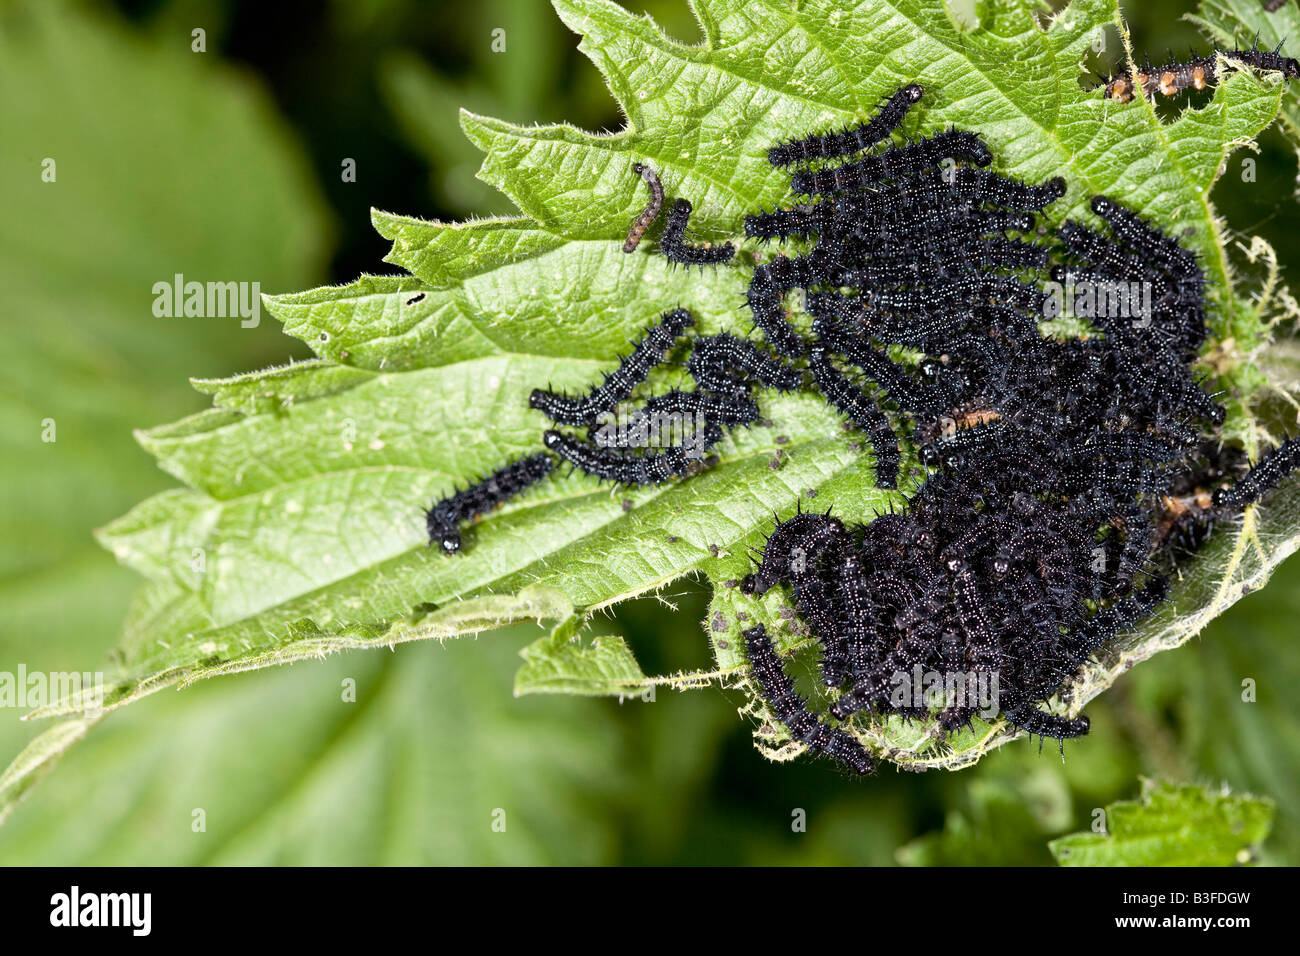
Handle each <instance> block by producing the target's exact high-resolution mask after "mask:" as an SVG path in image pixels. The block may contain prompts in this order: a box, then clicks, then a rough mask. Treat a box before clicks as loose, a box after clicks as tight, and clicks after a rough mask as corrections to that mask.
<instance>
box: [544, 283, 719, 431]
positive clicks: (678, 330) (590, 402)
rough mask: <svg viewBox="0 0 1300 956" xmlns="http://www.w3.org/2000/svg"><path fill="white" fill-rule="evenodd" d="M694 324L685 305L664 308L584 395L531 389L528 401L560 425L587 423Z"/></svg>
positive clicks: (644, 374)
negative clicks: (657, 318)
mask: <svg viewBox="0 0 1300 956" xmlns="http://www.w3.org/2000/svg"><path fill="white" fill-rule="evenodd" d="M692 324H694V320H693V319H692V318H691V314H690V313H689V312H687V311H686V310H685V309H674V310H673V311H671V312H665V313H664V314H663V316H662V317H661V318H660V320H659V322H658V324H656V325H652V326H650V327H649V328H648V329H646V334H645V337H644V338H642V339H641V341H639V342H637V344H636V346H635V347H634V348H633V349H632V351H631V352H630V353H629V354H628V355H627V356H625V357H624V358H623V359H622V361H620V362H619V364H618V368H616V369H615V370H614V371H613V372H610V373H608V374H606V375H605V378H604V381H602V382H601V384H600V385H597V386H596V387H595V388H593V389H592V390H591V391H589V392H588V393H587V394H586V395H580V396H578V397H576V398H573V397H570V396H568V395H558V394H556V393H555V392H551V391H547V390H545V389H541V388H538V389H534V390H533V393H532V395H530V396H529V398H528V404H529V405H530V406H531V407H533V408H536V409H537V410H539V411H540V412H541V413H542V414H544V415H545V416H546V417H547V418H549V419H551V421H553V422H555V423H557V424H560V425H591V424H594V423H595V421H596V418H597V417H598V416H599V415H600V413H601V412H606V411H609V410H610V409H612V408H614V407H615V406H616V405H618V403H619V402H622V401H624V400H626V399H627V398H628V397H629V396H631V394H632V391H633V389H635V388H636V387H637V386H638V385H640V384H641V383H642V382H644V381H645V380H646V377H647V376H648V375H649V374H650V371H651V370H652V369H653V368H654V367H655V366H656V365H658V364H659V363H660V362H662V361H663V357H664V353H665V352H667V351H668V350H669V349H670V348H672V345H673V342H675V341H676V340H677V338H678V337H679V336H680V335H681V334H682V333H683V332H684V331H686V328H687V327H688V326H690V325H692Z"/></svg>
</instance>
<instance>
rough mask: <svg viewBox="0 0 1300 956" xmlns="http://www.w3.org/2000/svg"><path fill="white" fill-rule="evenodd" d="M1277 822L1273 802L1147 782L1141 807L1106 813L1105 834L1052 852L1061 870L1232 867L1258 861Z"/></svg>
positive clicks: (1073, 837)
mask: <svg viewBox="0 0 1300 956" xmlns="http://www.w3.org/2000/svg"><path fill="white" fill-rule="evenodd" d="M1272 822H1273V801H1271V800H1267V799H1261V798H1258V797H1251V796H1245V795H1238V794H1230V793H1228V791H1227V789H1226V788H1225V789H1223V790H1221V791H1211V790H1208V789H1206V788H1204V787H1199V786H1190V785H1188V786H1174V785H1172V784H1168V783H1158V782H1156V781H1153V780H1143V781H1142V795H1141V796H1140V797H1139V798H1138V800H1137V801H1136V802H1121V803H1114V804H1111V805H1110V806H1108V807H1107V808H1106V825H1105V826H1106V830H1105V832H1104V833H1072V834H1070V835H1069V836H1066V837H1062V838H1061V839H1059V840H1053V841H1052V842H1051V849H1052V854H1053V855H1054V856H1055V857H1056V859H1057V862H1059V863H1060V864H1061V865H1062V866H1232V865H1234V864H1236V865H1240V864H1243V863H1249V862H1251V861H1252V860H1254V859H1256V858H1257V855H1258V846H1259V844H1260V843H1262V842H1263V841H1264V838H1265V837H1266V836H1268V831H1269V827H1270V826H1271V825H1272Z"/></svg>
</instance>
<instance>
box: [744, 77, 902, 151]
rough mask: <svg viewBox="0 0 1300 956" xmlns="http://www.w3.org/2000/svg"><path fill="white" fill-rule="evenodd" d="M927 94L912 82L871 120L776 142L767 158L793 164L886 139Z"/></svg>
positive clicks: (867, 146)
mask: <svg viewBox="0 0 1300 956" xmlns="http://www.w3.org/2000/svg"><path fill="white" fill-rule="evenodd" d="M924 95H925V90H924V89H922V87H921V85H920V84H919V83H910V84H908V85H907V86H904V87H902V88H900V89H898V90H897V91H895V92H894V94H893V95H892V96H890V97H889V98H888V99H887V100H885V102H884V105H882V106H881V107H880V109H879V111H878V112H877V113H876V115H875V116H873V117H872V118H871V119H870V120H868V121H867V122H865V123H862V124H860V125H858V126H854V127H847V126H846V127H845V128H844V129H842V130H840V131H839V132H837V133H822V134H820V135H814V136H806V137H804V138H803V139H796V140H793V141H792V142H789V143H782V144H781V145H779V146H773V147H772V148H771V149H769V150H768V151H767V159H768V162H770V163H771V164H772V165H773V166H789V165H791V164H792V163H806V162H808V161H810V160H814V159H830V158H832V157H836V156H847V155H849V154H850V153H857V152H861V151H862V150H864V149H869V148H870V147H872V146H874V145H876V144H877V143H880V142H883V141H884V140H886V139H888V138H889V134H890V133H892V132H893V131H894V130H895V129H897V128H898V124H899V123H901V122H902V121H903V117H904V116H905V115H907V111H908V110H909V109H911V108H912V104H914V103H918V102H920V100H921V97H922V96H924Z"/></svg>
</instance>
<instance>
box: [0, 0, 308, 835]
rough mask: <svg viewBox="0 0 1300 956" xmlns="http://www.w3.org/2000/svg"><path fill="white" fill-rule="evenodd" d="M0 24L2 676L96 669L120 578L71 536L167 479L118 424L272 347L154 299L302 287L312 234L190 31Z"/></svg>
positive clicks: (189, 398) (22, 769)
mask: <svg viewBox="0 0 1300 956" xmlns="http://www.w3.org/2000/svg"><path fill="white" fill-rule="evenodd" d="M0 13H2V16H0V127H3V129H4V130H5V133H4V138H5V148H4V149H3V150H0V180H2V181H3V182H4V183H5V184H6V186H5V192H4V197H5V214H4V216H3V217H0V246H3V248H4V249H5V253H4V255H3V256H0V303H2V307H0V309H2V311H3V314H4V316H5V320H4V333H5V347H4V348H3V349H0V459H3V461H4V467H3V468H2V469H0V494H2V495H3V498H4V502H5V507H4V508H3V509H2V510H0V541H3V542H4V544H5V546H4V547H3V548H0V603H2V604H3V606H4V614H3V626H2V627H0V653H2V654H3V661H4V663H3V664H0V669H3V670H4V671H6V672H10V673H12V672H13V671H14V670H15V669H16V663H17V662H24V663H25V664H26V666H27V668H28V670H29V671H38V670H39V671H46V672H48V671H69V670H72V671H83V670H91V671H97V670H103V669H104V665H103V663H102V661H103V658H104V654H105V652H106V651H107V650H108V649H109V648H111V647H112V645H113V644H114V643H115V642H116V641H117V639H118V638H119V636H120V622H121V620H122V617H123V616H124V615H125V613H126V611H127V608H128V598H129V595H130V593H131V590H132V589H133V588H134V586H135V584H136V579H135V575H133V574H132V573H130V571H128V570H126V569H124V568H121V567H119V566H118V565H116V564H115V563H114V562H113V560H112V558H111V557H110V556H109V555H107V554H105V553H104V552H103V550H102V549H101V548H99V547H98V546H97V545H96V543H95V541H94V538H93V537H92V535H91V532H90V529H91V528H93V527H95V526H96V525H98V524H101V523H103V522H105V521H108V520H109V519H111V518H113V517H114V516H115V515H119V514H121V512H122V510H123V509H125V508H127V507H129V506H130V505H131V504H132V502H133V501H135V500H137V499H138V497H139V495H140V494H141V493H142V492H153V491H161V490H162V489H164V488H166V487H167V486H168V484H169V483H170V482H169V481H168V480H167V478H166V476H164V475H161V474H159V472H158V470H157V468H156V467H155V466H154V464H153V462H152V461H150V460H149V458H148V456H147V455H143V454H141V453H140V451H139V449H138V448H137V447H136V446H135V445H134V443H133V442H132V441H131V430H132V428H135V427H137V426H139V425H140V424H142V423H147V422H150V421H156V420H157V419H158V416H159V415H160V414H164V412H163V411H161V410H163V409H166V410H167V412H166V413H167V414H174V413H175V411H176V410H187V409H196V408H198V407H199V405H200V404H201V401H200V399H199V396H197V395H195V394H194V393H193V391H192V390H191V389H190V388H189V387H188V385H187V376H189V375H193V374H196V373H200V374H226V373H229V372H230V371H231V370H232V369H236V368H242V367H246V366H247V365H248V364H250V363H256V362H265V361H268V360H269V359H270V357H271V356H277V357H281V358H282V357H283V355H284V352H285V346H286V344H289V343H287V342H286V340H285V339H284V338H283V337H282V336H280V335H279V332H278V329H277V328H276V327H275V323H273V322H271V321H269V320H268V319H267V317H266V316H265V315H263V321H262V322H261V324H260V325H259V327H257V328H247V329H246V328H241V327H240V326H239V324H238V322H239V320H238V319H159V318H155V317H154V316H153V315H152V314H151V312H150V306H151V303H152V301H153V294H152V291H151V290H152V287H153V284H154V283H155V282H158V281H171V279H172V276H173V275H174V274H175V273H176V272H181V273H184V274H186V275H187V276H188V277H189V278H192V279H198V280H208V279H220V280H252V279H260V280H261V281H263V282H265V283H266V284H267V285H268V286H270V287H276V286H281V285H284V284H298V283H304V282H311V281H317V280H318V279H319V276H320V275H321V263H322V259H323V258H324V251H325V247H326V245H327V244H328V242H329V234H330V224H329V222H328V220H327V218H326V216H325V214H324V212H323V210H322V206H321V201H320V196H319V194H318V192H317V191H316V190H315V189H314V188H313V187H312V185H311V183H310V178H309V177H308V176H305V175H304V172H305V164H304V163H303V162H302V158H301V155H300V153H299V152H298V150H297V148H296V146H295V145H294V144H293V142H292V141H291V140H290V139H289V138H288V137H287V136H286V134H285V132H284V129H283V127H282V126H281V125H280V122H279V121H278V120H277V119H276V118H275V116H274V114H273V112H272V110H271V108H270V105H269V103H268V100H267V98H266V97H265V96H264V95H262V94H261V93H259V92H258V91H257V90H255V89H254V88H252V87H250V86H249V85H248V84H247V82H246V81H245V80H243V79H242V78H241V77H239V76H238V75H236V74H235V73H234V72H232V71H230V70H228V69H225V68H221V67H218V66H216V65H214V64H213V63H212V62H211V61H209V60H207V59H205V58H202V57H198V56H195V55H194V54H192V53H190V52H189V43H188V28H187V29H186V31H185V32H184V33H183V34H178V36H183V37H184V38H185V40H184V42H183V43H182V42H179V41H175V40H173V42H170V43H166V42H163V41H150V40H144V39H141V38H140V37H139V36H135V35H131V34H128V33H127V32H126V31H125V30H124V29H123V28H122V27H121V26H120V25H118V24H116V23H115V22H113V21H112V20H109V19H106V18H104V17H103V16H102V15H100V14H90V13H87V12H85V11H84V10H82V9H81V8H80V7H77V6H75V5H73V4H69V3H63V2H41V3H10V4H6V5H5V6H4V9H3V11H0ZM47 158H48V159H51V160H53V161H54V167H53V173H54V177H55V178H54V181H53V182H47V181H43V179H42V171H43V166H42V163H43V161H44V160H45V159H47ZM231 182H235V183H238V184H239V185H238V189H237V190H236V193H237V195H238V197H239V200H240V201H238V202H232V201H231V193H230V192H229V191H228V190H226V189H225V188H223V187H222V186H221V184H225V183H231ZM47 421H48V422H49V423H50V425H51V426H52V428H53V431H52V432H47V425H46V422H47ZM47 437H49V438H53V439H54V440H53V441H46V440H44V439H45V438H47ZM20 714H21V711H15V710H6V711H4V716H5V717H6V718H7V719H5V720H4V721H3V722H0V750H3V751H5V752H6V754H7V755H13V754H17V753H19V751H20V750H22V749H23V747H24V745H25V744H27V743H28V742H29V740H30V738H32V736H33V735H34V733H36V732H39V731H43V730H45V729H46V728H45V727H44V726H42V725H41V724H34V725H33V724H30V723H29V724H22V723H19V722H18V720H17V717H18V716H19V715H20ZM82 730H84V724H83V723H82V722H81V721H72V722H69V723H67V724H60V725H56V726H55V727H54V728H52V729H51V730H50V731H49V736H47V737H45V738H44V742H43V744H42V745H37V746H36V747H35V748H34V749H33V750H31V751H28V752H27V754H26V755H25V758H24V757H20V758H18V760H17V761H15V763H14V765H13V766H11V767H10V769H9V770H8V771H6V772H5V774H4V775H3V776H0V818H2V817H3V816H5V815H6V813H7V810H8V809H9V808H11V806H12V798H13V797H15V796H16V795H18V794H21V793H22V792H24V791H25V790H26V789H27V787H28V786H30V784H31V783H32V781H33V780H34V779H35V775H36V774H37V773H39V772H40V771H41V770H42V769H43V768H45V767H47V766H48V765H49V763H48V761H49V759H52V758H53V757H56V756H57V754H58V753H59V752H60V751H61V750H62V749H63V748H64V747H65V746H67V745H68V744H70V743H71V742H72V741H73V740H75V739H78V738H79V737H80V732H81V731H82ZM52 744H53V745H56V746H53V748H52V749H51V745H52ZM38 753H39V754H40V756H41V758H42V759H39V760H35V761H34V762H33V758H35V757H36V756H37V754H38Z"/></svg>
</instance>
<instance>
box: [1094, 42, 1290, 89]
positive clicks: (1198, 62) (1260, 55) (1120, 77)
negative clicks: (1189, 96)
mask: <svg viewBox="0 0 1300 956" xmlns="http://www.w3.org/2000/svg"><path fill="white" fill-rule="evenodd" d="M1281 52H1282V44H1281V43H1279V44H1278V45H1277V46H1276V47H1275V48H1274V49H1272V50H1261V49H1259V37H1256V38H1255V43H1253V44H1252V45H1251V47H1250V49H1249V50H1240V49H1232V50H1225V49H1222V48H1218V47H1216V48H1215V49H1214V50H1213V51H1212V52H1211V53H1210V54H1209V55H1208V56H1193V57H1191V58H1189V59H1187V60H1184V61H1181V62H1179V61H1177V60H1173V59H1171V60H1170V61H1169V62H1168V63H1165V64H1163V65H1162V66H1152V65H1151V62H1150V61H1149V60H1148V61H1147V62H1146V64H1145V65H1144V66H1143V67H1142V69H1140V70H1136V71H1132V70H1123V71H1121V72H1119V73H1116V74H1115V75H1114V76H1112V77H1110V78H1109V79H1108V80H1106V82H1105V84H1104V87H1105V90H1106V93H1105V95H1106V96H1107V97H1108V98H1110V99H1112V100H1116V101H1117V102H1120V103H1127V102H1128V101H1129V100H1131V99H1132V98H1133V96H1134V94H1135V93H1136V92H1137V91H1138V90H1139V89H1140V90H1141V91H1142V94H1143V95H1144V96H1146V97H1147V98H1148V99H1153V98H1154V97H1155V95H1156V94H1157V93H1159V94H1160V95H1161V96H1170V97H1172V96H1177V95H1178V94H1179V93H1181V92H1183V91H1184V90H1203V89H1206V88H1207V87H1210V86H1213V85H1214V84H1215V83H1216V82H1217V80H1218V76H1217V71H1218V63H1219V57H1220V56H1223V57H1228V58H1230V59H1233V60H1237V61H1239V62H1241V63H1244V64H1245V65H1246V66H1250V67H1254V68H1255V69H1257V70H1267V71H1270V72H1276V73H1281V74H1282V76H1283V77H1284V78H1285V79H1288V80H1294V79H1296V78H1300V60H1296V59H1294V58H1293V57H1289V56H1282V55H1281Z"/></svg>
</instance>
